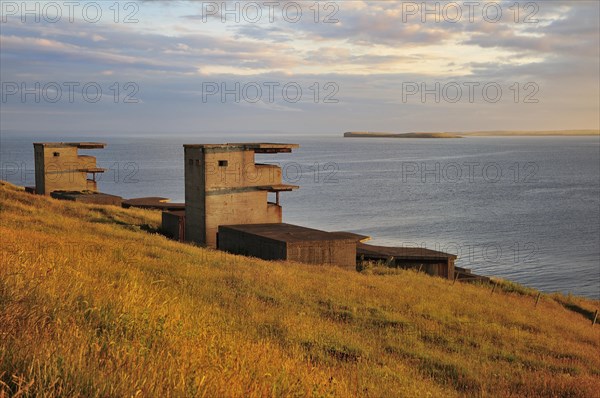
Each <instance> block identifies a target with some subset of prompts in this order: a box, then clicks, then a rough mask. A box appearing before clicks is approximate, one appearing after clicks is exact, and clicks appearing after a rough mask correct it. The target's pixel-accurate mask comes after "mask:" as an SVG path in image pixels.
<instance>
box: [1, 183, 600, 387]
mask: <svg viewBox="0 0 600 398" xmlns="http://www.w3.org/2000/svg"><path fill="white" fill-rule="evenodd" d="M0 205H1V210H0V211H1V213H0V214H1V216H0V217H1V229H0V233H1V243H2V245H1V259H2V265H1V267H0V396H2V395H3V394H4V395H12V394H17V393H23V394H24V395H26V396H27V395H30V396H38V395H39V396H49V397H50V396H65V397H66V396H69V397H73V396H81V397H83V396H85V397H88V396H90V397H94V396H103V397H104V396H123V397H124V396H147V397H169V396H172V397H174V396H206V397H215V396H219V397H221V396H240V397H241V396H243V397H252V396H316V397H328V396H339V397H348V396H371V397H391V396H406V397H425V396H439V397H452V396H514V397H526V396H555V397H594V396H598V393H599V391H600V355H598V354H599V352H600V341H599V339H600V327H598V326H595V327H592V322H591V321H590V319H589V317H587V316H586V315H585V314H586V313H587V312H586V311H593V310H594V309H595V308H596V307H597V305H598V303H595V302H592V301H589V300H585V299H581V298H569V297H564V296H542V298H541V300H540V302H539V303H538V305H537V307H535V300H534V298H533V297H532V295H531V292H530V291H528V290H527V289H518V288H514V286H511V285H510V284H507V285H502V286H503V287H502V288H499V289H497V290H496V291H495V292H494V294H491V289H490V287H489V286H474V285H464V284H461V283H457V284H456V285H452V283H451V282H450V281H446V280H442V279H438V278H432V277H428V276H425V275H422V274H417V273H414V272H411V271H396V272H393V273H392V274H391V275H380V273H379V272H373V270H370V272H367V273H362V274H361V273H357V272H353V271H348V270H341V269H338V268H332V267H326V266H308V265H301V264H291V263H271V262H265V261H259V260H253V259H248V258H244V257H239V256H232V255H225V254H221V253H219V252H216V251H212V250H205V249H202V248H197V247H193V246H191V245H184V244H180V243H177V242H173V241H169V240H167V239H166V238H164V237H162V236H161V235H159V234H156V233H154V232H153V231H155V230H156V229H157V228H158V226H159V219H160V214H159V213H157V212H151V211H143V210H134V209H130V210H125V209H120V208H116V207H102V206H93V205H82V204H76V203H72V202H66V201H56V200H53V199H49V198H45V197H39V196H34V195H30V194H27V193H25V192H23V191H22V190H19V189H18V188H15V187H12V186H10V185H8V184H2V185H1V186H0ZM559 299H560V300H562V302H560V303H559ZM569 306H570V307H569ZM573 309H578V311H574V310H573Z"/></svg>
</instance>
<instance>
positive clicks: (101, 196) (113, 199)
mask: <svg viewBox="0 0 600 398" xmlns="http://www.w3.org/2000/svg"><path fill="white" fill-rule="evenodd" d="M50 196H52V197H53V198H54V199H61V200H71V201H73V202H79V203H87V204H95V205H112V206H121V203H122V202H123V198H122V197H120V196H116V195H109V194H107V193H100V192H80V191H53V192H52V193H51V194H50Z"/></svg>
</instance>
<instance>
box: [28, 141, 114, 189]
mask: <svg viewBox="0 0 600 398" xmlns="http://www.w3.org/2000/svg"><path fill="white" fill-rule="evenodd" d="M105 146H106V144H103V143H99V142H36V143H34V144H33V148H34V156H35V192H36V193H37V194H40V195H50V194H51V193H52V192H54V191H77V192H81V191H97V186H96V173H103V172H104V171H105V170H104V169H101V168H98V167H97V166H96V158H95V157H93V156H87V155H79V154H78V153H77V150H78V149H101V148H104V147H105ZM88 176H91V178H88Z"/></svg>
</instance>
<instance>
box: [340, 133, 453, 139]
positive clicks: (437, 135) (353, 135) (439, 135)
mask: <svg viewBox="0 0 600 398" xmlns="http://www.w3.org/2000/svg"><path fill="white" fill-rule="evenodd" d="M344 137H350V138H357V137H363V138H364V137H368V138H462V137H461V136H460V135H455V134H449V133H403V134H393V133H370V132H348V133H344Z"/></svg>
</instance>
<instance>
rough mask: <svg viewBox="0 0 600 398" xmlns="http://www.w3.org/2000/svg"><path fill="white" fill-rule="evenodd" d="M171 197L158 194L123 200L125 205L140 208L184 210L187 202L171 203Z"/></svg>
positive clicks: (125, 206)
mask: <svg viewBox="0 0 600 398" xmlns="http://www.w3.org/2000/svg"><path fill="white" fill-rule="evenodd" d="M170 200H171V199H169V198H162V197H158V196H151V197H147V198H132V199H125V200H124V201H123V207H124V208H126V209H127V208H129V207H137V208H140V209H158V210H183V209H185V203H171V202H170Z"/></svg>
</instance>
